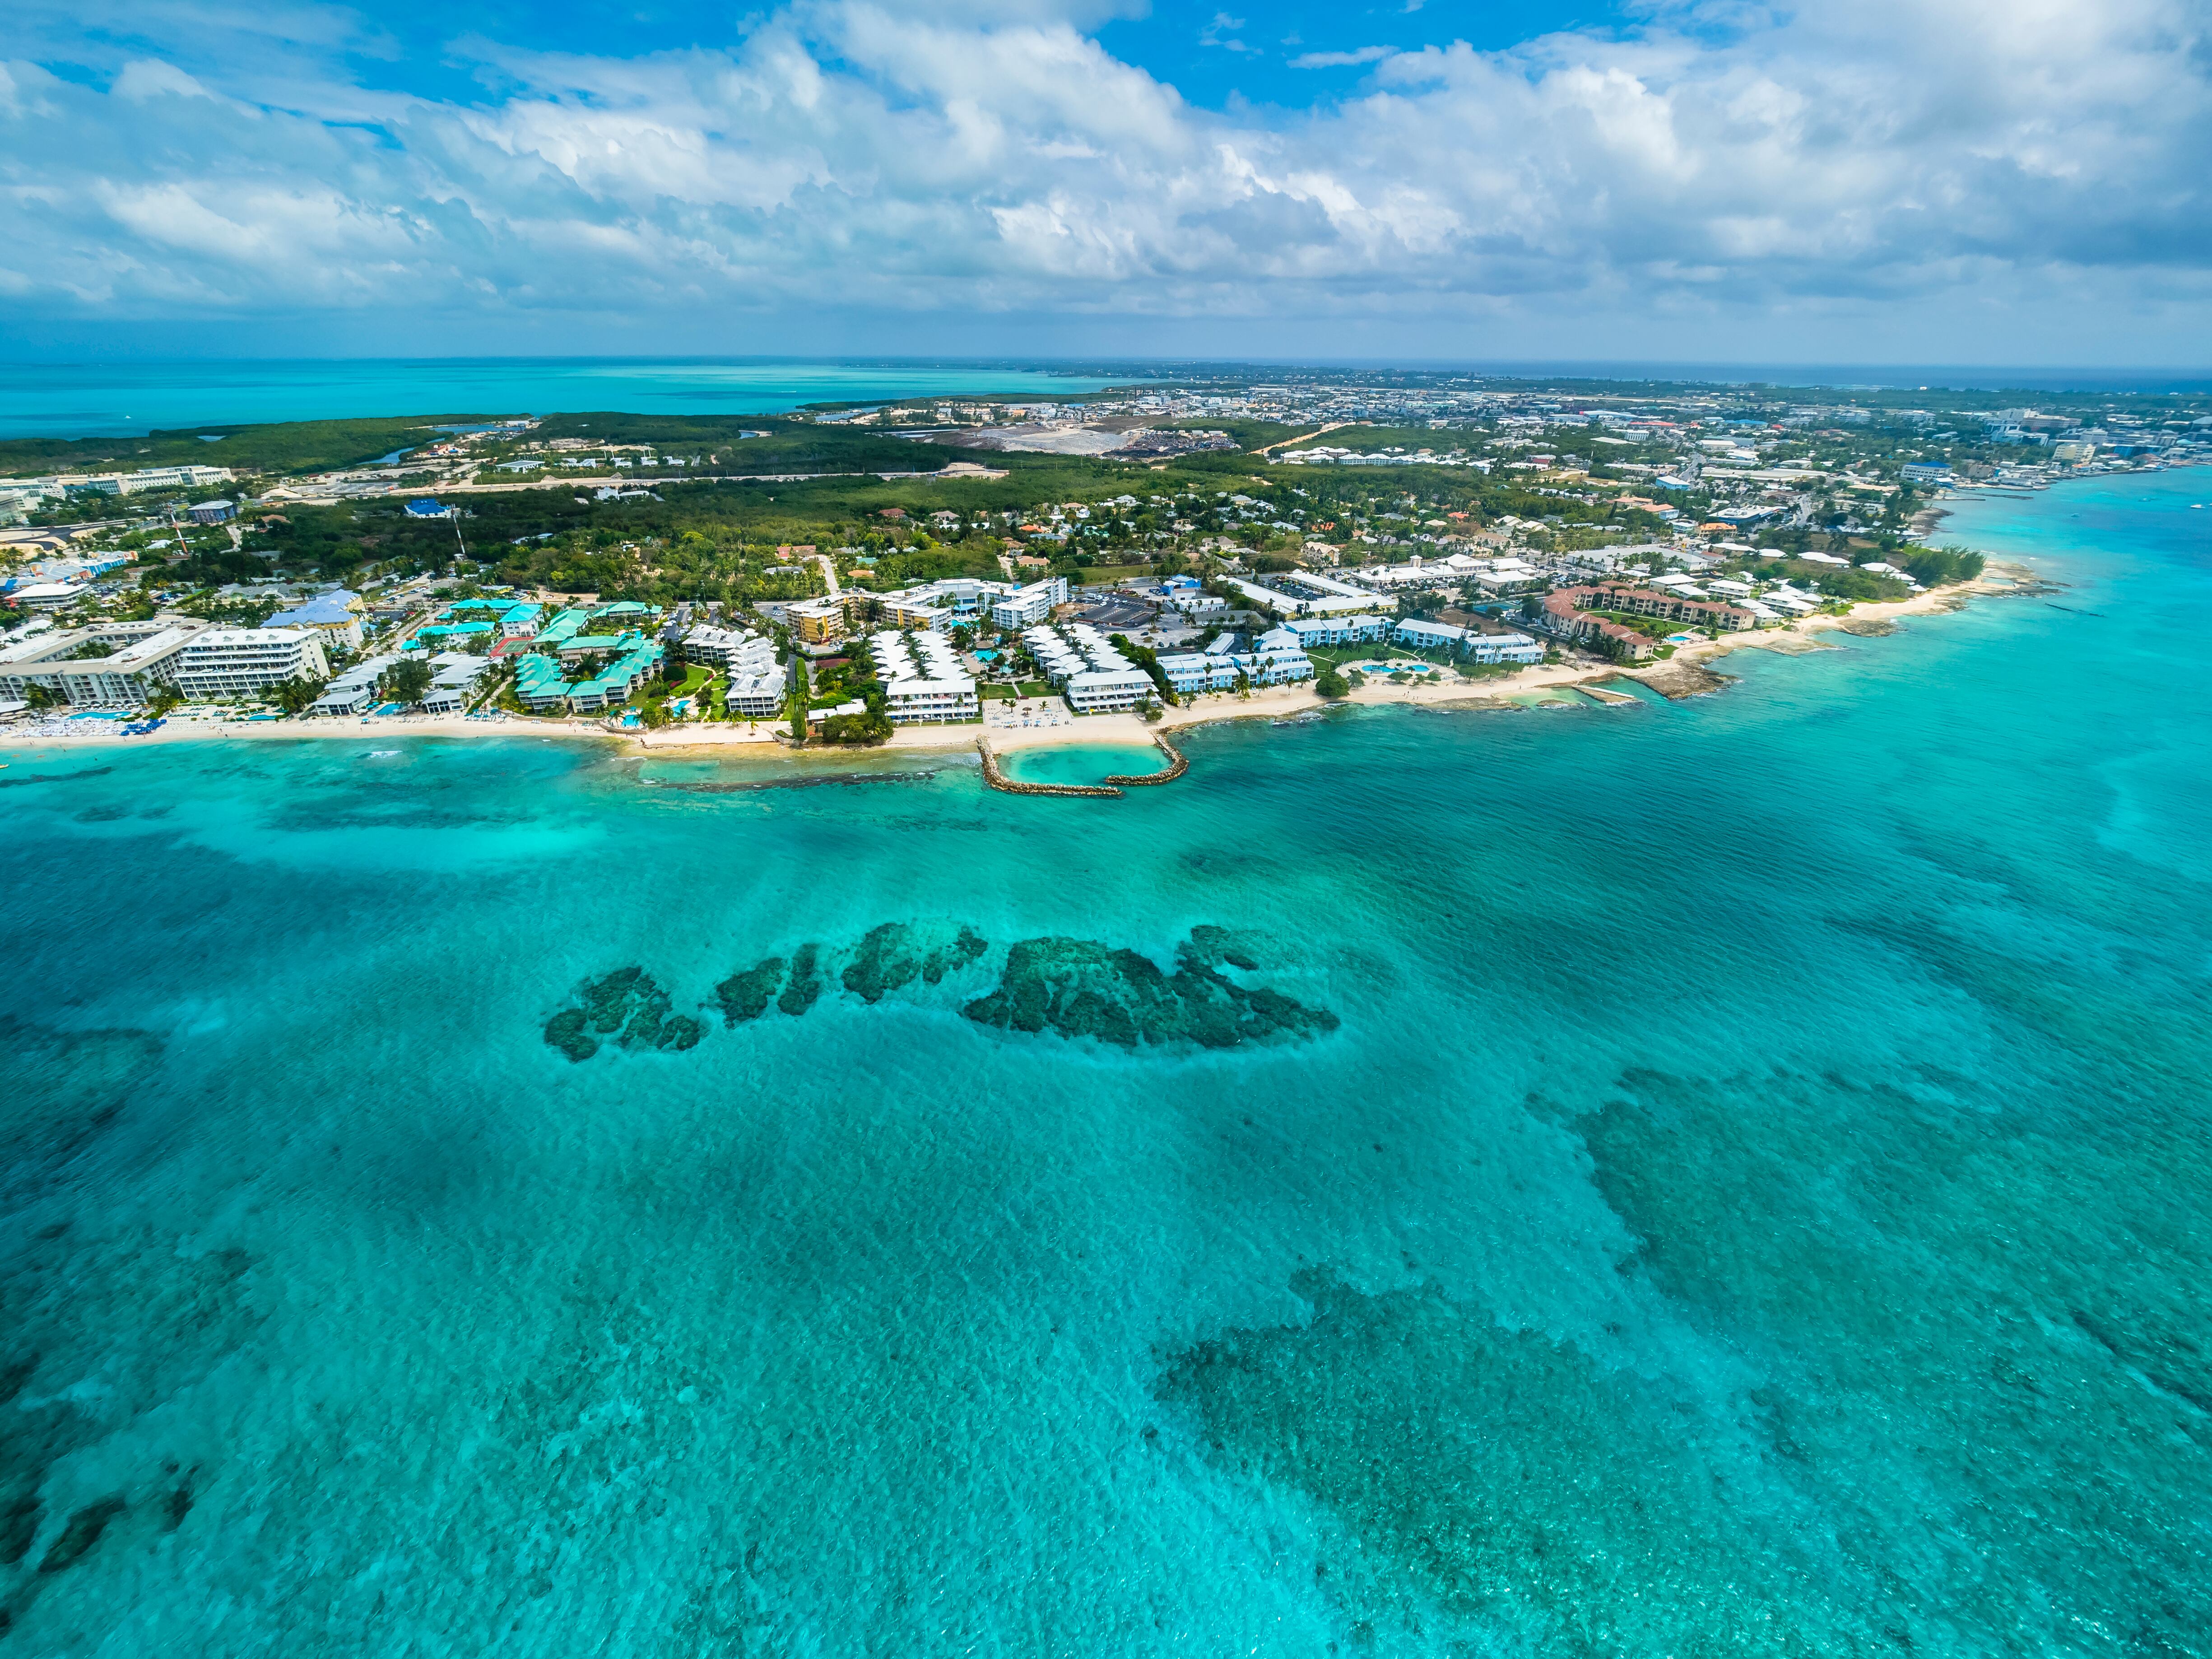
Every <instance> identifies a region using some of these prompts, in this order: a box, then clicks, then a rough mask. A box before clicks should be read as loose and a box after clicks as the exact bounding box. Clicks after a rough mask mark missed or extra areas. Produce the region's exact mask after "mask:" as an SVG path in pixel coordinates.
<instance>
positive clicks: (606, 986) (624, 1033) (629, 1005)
mask: <svg viewBox="0 0 2212 1659" xmlns="http://www.w3.org/2000/svg"><path fill="white" fill-rule="evenodd" d="M576 999H577V1001H578V1003H579V1004H580V1006H575V1007H569V1008H563V1009H562V1011H561V1012H559V1013H557V1014H556V1015H554V1016H553V1018H551V1019H550V1020H548V1021H546V1023H545V1041H546V1042H549V1043H550V1044H552V1046H553V1047H555V1048H558V1049H559V1050H560V1051H561V1052H562V1054H566V1055H568V1058H569V1059H570V1060H589V1059H590V1058H591V1057H592V1055H593V1054H597V1053H599V1039H600V1038H601V1037H605V1036H615V1034H616V1033H617V1032H619V1033H620V1036H616V1041H617V1042H619V1043H620V1044H621V1045H622V1046H623V1048H691V1047H693V1046H694V1045H695V1044H696V1043H697V1042H698V1041H699V1039H700V1037H701V1036H702V1035H704V1033H703V1032H702V1030H701V1027H700V1024H699V1022H698V1021H697V1020H696V1019H693V1018H691V1017H690V1015H688V1014H678V1013H671V1012H670V1003H669V1000H668V993H667V992H665V991H664V990H662V989H661V988H660V987H659V985H657V984H655V983H654V982H653V976H652V975H650V974H648V973H647V972H646V971H645V969H642V968H617V969H615V971H614V972H612V973H611V974H602V975H600V976H599V978H597V979H588V980H586V981H584V983H583V984H582V985H581V986H580V987H578V988H577V992H576Z"/></svg>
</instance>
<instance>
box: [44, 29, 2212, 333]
mask: <svg viewBox="0 0 2212 1659" xmlns="http://www.w3.org/2000/svg"><path fill="white" fill-rule="evenodd" d="M2207 157H2212V0H2099V3H2097V4H2095V5H2093V6H2085V5H2082V4H2081V3H2079V0H2065V3H2060V0H1838V3H1816V4H1808V5H1802V6H1798V7H1796V8H1794V9H1793V8H1789V7H1780V6H1765V5H1760V4H1757V3H1752V0H1621V3H1613V4H1603V3H1592V4H1572V3H1561V0H1530V3H1526V4H1520V5H1512V6H1507V5H1499V4H1491V3H1465V4H1451V3H1446V0H1395V3H1391V4H1388V5H1375V6H1367V5H1363V4H1361V3H1359V0H1346V3H1341V4H1335V5H1322V4H1319V3H1311V0H1284V3H1280V4H1275V5H1270V6H1267V7H1264V8H1263V7H1261V6H1259V5H1255V4H1238V5H1236V6H1234V7H1232V8H1231V9H1223V8H1222V7H1221V6H1220V5H1218V4H1210V3H1209V4H1181V3H1171V0H1156V3H1151V4H1146V3H1145V0H964V3H951V0H896V3H893V0H797V3H785V4H776V3H764V4H757V5H754V6H750V7H743V6H732V7H715V6H700V5H683V6H678V5H672V4H668V3H665V0H641V3H627V4H625V3H615V0H574V3H567V4H562V3H523V0H472V3H469V4H465V5H453V4H446V5H435V6H434V5H429V4H426V3H422V0H387V3H385V4H382V5H380V6H379V7H378V8H376V9H373V10H372V9H356V8H355V7H351V6H345V5H336V4H322V3H312V0H252V3H248V0H127V3H118V0H73V3H66V4H64V3H58V0H15V3H14V4H12V5H11V7H10V9H9V27H8V28H7V30H6V31H5V33H0V358H8V359H14V360H18V361H21V360H27V359H41V358H43V359H47V360H52V359H55V358H59V357H70V356H106V357H131V356H139V357H148V356H477V355H504V354H513V355H599V354H606V355H624V354H647V355H657V356H719V355H752V354H764V355H806V354H823V355H835V354H851V353H897V354H902V355H915V356H924V355H968V356H1053V357H1099V356H1115V357H1127V356H1168V357H1192V356H1214V357H1236V358H1286V359H1303V360H1310V361H1323V360H1343V359H1358V358H1365V359H1378V358H1383V359H1397V360H1404V361H1438V362H1444V361H1482V362H1513V361H1519V360H1531V361H1534V360H1546V361H1553V362H1572V361H1585V360H1588V361H1596V360H1605V361H1611V362H1637V361H1652V362H1661V361H1664V362H1685V361H1692V360H1696V361H1705V362H1730V363H1735V362H1741V363H1747V364H1751V363H1762V362H1768V363H1838V364H1848V363H1855V362H1869V363H1873V362H1880V363H1901V362H1904V363H1909V362H1940V363H1951V364H1972V363H1987V364H2001V365H2008V366H2031V365H2069V366H2074V365H2081V366H2086V365H2112V366H2127V367H2136V366H2142V367H2152V368H2169V369H2180V368H2202V367H2203V366H2205V365H2208V364H2212V182H2208V181H2209V180H2212V166H2208V163H2207V159H2206V158H2207Z"/></svg>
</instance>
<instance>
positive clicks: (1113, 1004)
mask: <svg viewBox="0 0 2212 1659" xmlns="http://www.w3.org/2000/svg"><path fill="white" fill-rule="evenodd" d="M1221 962H1228V963H1230V965H1231V966H1242V965H1244V964H1245V963H1248V962H1249V957H1231V956H1230V955H1228V954H1227V945H1226V935H1225V934H1222V933H1221V931H1220V930H1219V929H1218V928H1203V929H1199V930H1196V931H1195V932H1194V933H1193V935H1192V938H1191V941H1190V943H1188V944H1187V945H1182V946H1181V947H1179V948H1178V949H1177V950H1176V969H1175V972H1174V973H1172V974H1169V973H1164V972H1163V971H1161V969H1160V968H1159V965H1158V963H1155V962H1153V961H1152V958H1151V957H1146V956H1143V955H1141V954H1139V952H1137V951H1128V950H1119V949H1115V948H1114V947H1112V946H1110V945H1100V944H1098V943H1097V942H1096V941H1094V940H1091V939H1024V940H1022V941H1021V942H1020V943H1019V944H1018V945H1014V946H1013V948H1012V950H1010V951H1007V952H1006V970H1005V973H1004V974H1003V975H1002V976H1001V978H1000V983H999V988H998V989H997V990H995V991H994V992H992V993H991V994H990V995H988V996H987V997H981V998H978V999H977V1000H975V1001H974V1002H971V1003H969V1005H968V1006H966V1007H965V1008H963V1009H962V1010H961V1012H962V1013H963V1014H965V1015H966V1016H967V1017H968V1018H969V1019H972V1020H974V1021H975V1022H976V1023H977V1024H982V1025H995V1026H997V1027H999V1028H1000V1030H1014V1031H1039V1032H1041V1031H1056V1032H1058V1033H1059V1034H1060V1036H1066V1037H1080V1036H1095V1037H1097V1038H1098V1039H1099V1040H1100V1041H1102V1042H1111V1043H1115V1044H1117V1045H1118V1046H1120V1047H1121V1048H1135V1047H1136V1046H1137V1045H1138V1044H1139V1043H1150V1044H1155V1045H1162V1044H1170V1043H1182V1042H1191V1043H1195V1044H1197V1045H1198V1046H1199V1047H1200V1048H1238V1047H1240V1046H1242V1045H1243V1044H1245V1043H1249V1042H1271V1041H1295V1040H1297V1039H1298V1038H1301V1037H1309V1036H1319V1035H1321V1034H1322V1033H1323V1032H1327V1031H1333V1030H1335V1029H1336V1025H1337V1019H1336V1016H1335V1015H1334V1014H1333V1013H1331V1012H1328V1010H1327V1009H1325V1008H1309V1007H1307V1006H1305V1005H1304V1003H1300V1002H1295V1001H1293V1000H1291V999H1290V998H1289V997H1286V996H1285V995H1283V994H1281V993H1280V992H1279V991H1269V990H1266V989H1263V988H1255V987H1246V986H1242V985H1239V984H1237V982H1236V981H1234V980H1231V979H1230V978H1228V977H1227V976H1226V975H1224V974H1223V973H1222V972H1221V971H1220V969H1219V967H1218V965H1217V964H1218V963H1221Z"/></svg>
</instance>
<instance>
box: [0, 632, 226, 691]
mask: <svg viewBox="0 0 2212 1659" xmlns="http://www.w3.org/2000/svg"><path fill="white" fill-rule="evenodd" d="M207 629H208V624H207V623H204V622H201V621H199V620H197V618H193V617H156V618H155V619H154V620H153V621H151V622H141V623H104V624H102V625H100V626H98V627H94V628H70V629H58V630H56V631H55V632H53V633H50V634H41V635H33V636H32V637H31V638H30V639H27V640H22V641H17V642H16V643H15V644H14V645H11V646H9V647H6V648H5V649H3V650H0V699H5V700H6V701H9V702H21V701H24V700H26V699H27V698H28V697H29V696H30V693H31V690H32V688H33V687H37V688H38V689H39V690H41V691H42V692H43V693H44V694H45V695H46V696H50V697H52V698H53V699H54V701H56V702H63V703H67V704H69V705H70V706H71V707H73V708H143V707H144V706H145V705H146V704H147V703H149V702H152V701H153V700H154V698H155V697H156V696H159V695H160V694H161V691H162V690H164V689H165V688H167V686H168V685H170V684H173V680H174V678H175V663H176V659H177V656H178V654H179V653H180V652H181V651H182V650H183V649H184V647H185V645H186V644H188V643H189V642H190V641H191V640H193V639H194V638H196V637H197V636H198V635H201V634H204V633H205V632H206V631H207Z"/></svg>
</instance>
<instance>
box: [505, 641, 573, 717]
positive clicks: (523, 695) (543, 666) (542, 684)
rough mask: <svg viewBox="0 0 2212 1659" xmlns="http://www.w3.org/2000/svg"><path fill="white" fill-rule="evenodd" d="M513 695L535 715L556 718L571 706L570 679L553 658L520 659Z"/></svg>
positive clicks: (516, 663)
mask: <svg viewBox="0 0 2212 1659" xmlns="http://www.w3.org/2000/svg"><path fill="white" fill-rule="evenodd" d="M514 695H515V696H516V698H517V699H518V700H519V701H520V702H521V704H522V706H523V707H524V708H527V709H530V710H532V712H533V713H536V714H559V713H560V712H561V711H562V710H563V709H565V708H568V676H567V675H566V674H565V673H563V672H562V671H561V665H560V664H559V663H557V662H556V661H555V660H554V659H552V658H550V657H540V656H537V655H534V654H533V655H531V656H526V657H517V658H516V659H514Z"/></svg>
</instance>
